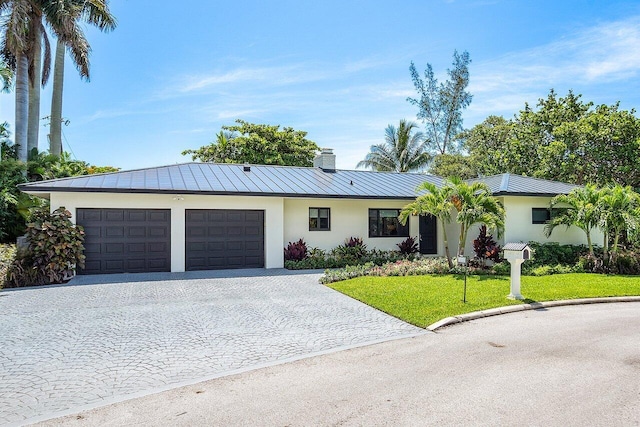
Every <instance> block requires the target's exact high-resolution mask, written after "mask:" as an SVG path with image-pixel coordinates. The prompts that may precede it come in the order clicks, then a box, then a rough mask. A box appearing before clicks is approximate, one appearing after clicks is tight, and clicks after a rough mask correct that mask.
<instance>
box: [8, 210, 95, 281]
mask: <svg viewBox="0 0 640 427" xmlns="http://www.w3.org/2000/svg"><path fill="white" fill-rule="evenodd" d="M70 218H71V212H69V211H68V210H66V209H64V208H58V209H56V210H55V211H53V212H51V213H50V212H49V210H48V209H43V210H38V211H36V212H34V214H33V221H32V222H31V223H29V224H28V226H27V239H28V241H29V248H28V250H27V251H26V252H24V253H18V255H17V258H16V260H15V262H14V263H13V265H12V266H11V267H10V270H9V273H8V276H9V277H8V279H9V280H8V284H9V286H13V287H20V286H32V285H43V284H51V283H63V282H65V281H67V280H69V279H70V278H71V277H73V275H74V274H75V270H76V268H83V267H84V259H85V257H84V255H83V253H82V252H83V251H84V245H83V242H84V231H83V230H82V227H79V226H76V225H74V224H73V223H72V222H71V220H70Z"/></svg>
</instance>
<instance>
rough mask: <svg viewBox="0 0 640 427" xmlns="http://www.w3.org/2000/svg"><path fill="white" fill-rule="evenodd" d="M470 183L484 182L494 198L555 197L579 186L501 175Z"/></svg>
mask: <svg viewBox="0 0 640 427" xmlns="http://www.w3.org/2000/svg"><path fill="white" fill-rule="evenodd" d="M471 181H480V182H484V183H485V184H487V185H488V186H489V189H490V190H491V193H492V194H493V195H494V196H510V195H511V196H556V195H558V194H568V193H570V192H571V190H573V189H574V188H578V187H580V186H579V185H574V184H567V183H565V182H558V181H549V180H546V179H539V178H531V177H528V176H522V175H514V174H510V173H503V174H500V175H491V176H487V177H483V178H477V179H473V180H471Z"/></svg>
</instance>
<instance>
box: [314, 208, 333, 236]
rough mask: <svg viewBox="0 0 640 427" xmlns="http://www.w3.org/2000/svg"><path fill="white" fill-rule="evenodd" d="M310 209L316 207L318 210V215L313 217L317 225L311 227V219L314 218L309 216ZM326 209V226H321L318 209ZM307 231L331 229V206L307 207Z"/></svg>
mask: <svg viewBox="0 0 640 427" xmlns="http://www.w3.org/2000/svg"><path fill="white" fill-rule="evenodd" d="M311 209H317V210H318V216H317V217H315V218H317V224H318V225H317V226H316V227H312V226H311V219H312V218H314V217H312V216H311ZM323 209H326V211H327V227H322V226H321V224H320V218H321V217H320V210H323ZM309 231H331V208H317V207H314V206H312V207H309Z"/></svg>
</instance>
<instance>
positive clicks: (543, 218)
mask: <svg viewBox="0 0 640 427" xmlns="http://www.w3.org/2000/svg"><path fill="white" fill-rule="evenodd" d="M566 210H567V209H566V208H553V209H551V210H549V209H548V208H532V209H531V223H532V224H546V223H548V222H549V221H550V220H551V218H555V217H556V216H558V214H560V213H561V212H564V211H566Z"/></svg>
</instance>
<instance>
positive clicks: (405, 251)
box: [397, 236, 418, 255]
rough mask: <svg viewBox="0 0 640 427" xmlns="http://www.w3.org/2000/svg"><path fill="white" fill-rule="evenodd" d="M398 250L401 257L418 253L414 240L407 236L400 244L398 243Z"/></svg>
mask: <svg viewBox="0 0 640 427" xmlns="http://www.w3.org/2000/svg"><path fill="white" fill-rule="evenodd" d="M397 246H398V249H400V253H401V254H402V255H411V254H415V253H416V252H418V243H417V242H416V240H415V239H414V238H413V237H411V236H409V237H407V238H406V239H405V240H403V241H402V242H400V243H398V245H397Z"/></svg>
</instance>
